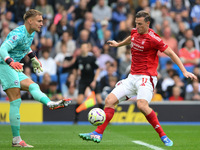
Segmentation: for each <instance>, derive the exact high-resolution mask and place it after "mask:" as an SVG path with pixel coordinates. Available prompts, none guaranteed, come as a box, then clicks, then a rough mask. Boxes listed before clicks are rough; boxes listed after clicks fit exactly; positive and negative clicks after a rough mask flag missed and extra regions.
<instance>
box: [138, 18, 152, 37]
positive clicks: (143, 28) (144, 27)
mask: <svg viewBox="0 0 200 150" xmlns="http://www.w3.org/2000/svg"><path fill="white" fill-rule="evenodd" d="M135 24H136V29H137V32H138V33H139V34H146V33H148V29H149V24H150V22H149V21H148V22H145V21H144V17H140V18H136V19H135Z"/></svg>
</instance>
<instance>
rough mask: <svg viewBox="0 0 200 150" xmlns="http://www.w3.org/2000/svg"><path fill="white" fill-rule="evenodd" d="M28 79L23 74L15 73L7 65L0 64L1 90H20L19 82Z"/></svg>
mask: <svg viewBox="0 0 200 150" xmlns="http://www.w3.org/2000/svg"><path fill="white" fill-rule="evenodd" d="M27 78H28V77H27V76H26V75H25V74H24V73H23V72H17V71H15V70H14V69H13V68H11V67H10V66H9V65H7V64H0V84H1V85H2V87H3V90H4V91H5V90H7V89H9V88H20V82H21V81H22V80H24V79H27Z"/></svg>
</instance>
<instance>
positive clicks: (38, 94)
mask: <svg viewBox="0 0 200 150" xmlns="http://www.w3.org/2000/svg"><path fill="white" fill-rule="evenodd" d="M29 92H30V93H31V95H32V96H33V98H34V99H35V100H37V101H39V102H41V103H43V104H45V105H47V103H48V102H50V101H51V100H50V99H49V98H48V97H47V96H46V95H45V94H44V93H43V92H42V91H41V90H40V87H39V86H38V85H37V84H36V83H33V84H31V85H30V86H29Z"/></svg>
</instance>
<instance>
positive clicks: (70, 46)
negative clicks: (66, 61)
mask: <svg viewBox="0 0 200 150" xmlns="http://www.w3.org/2000/svg"><path fill="white" fill-rule="evenodd" d="M62 44H65V45H66V49H67V52H66V56H72V55H73V54H74V51H75V49H76V43H75V41H74V40H72V37H71V34H70V32H68V31H67V32H63V34H62V40H60V41H58V42H57V43H56V47H55V52H56V54H58V53H60V52H61V45H62Z"/></svg>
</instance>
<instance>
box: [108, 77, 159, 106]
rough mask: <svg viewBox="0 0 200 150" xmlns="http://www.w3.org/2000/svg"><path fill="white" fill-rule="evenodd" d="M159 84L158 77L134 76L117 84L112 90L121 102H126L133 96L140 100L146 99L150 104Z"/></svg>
mask: <svg viewBox="0 0 200 150" xmlns="http://www.w3.org/2000/svg"><path fill="white" fill-rule="evenodd" d="M156 84H157V77H156V76H147V75H132V74H129V76H128V77H127V78H126V79H124V80H120V81H119V82H117V84H116V85H115V88H114V89H113V90H112V92H111V93H113V94H114V95H115V96H116V97H117V99H118V100H119V102H122V101H126V100H128V99H129V98H131V97H133V96H137V100H138V99H145V100H147V101H148V103H149V102H150V101H151V99H152V97H153V91H154V88H155V87H156Z"/></svg>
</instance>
